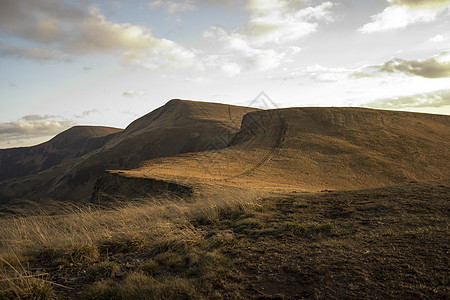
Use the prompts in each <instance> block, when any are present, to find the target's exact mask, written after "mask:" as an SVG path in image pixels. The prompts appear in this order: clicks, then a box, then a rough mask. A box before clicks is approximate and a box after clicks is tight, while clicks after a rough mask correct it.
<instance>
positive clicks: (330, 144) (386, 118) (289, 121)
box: [116, 108, 450, 191]
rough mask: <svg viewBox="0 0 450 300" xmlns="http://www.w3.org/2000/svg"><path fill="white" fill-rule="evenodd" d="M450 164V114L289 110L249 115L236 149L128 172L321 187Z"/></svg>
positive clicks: (386, 180) (369, 183)
mask: <svg viewBox="0 0 450 300" xmlns="http://www.w3.org/2000/svg"><path fill="white" fill-rule="evenodd" d="M449 165H450V117H449V116H442V115H430V114H418V113H407V112H394V111H383V110H372V109H362V108H289V109H279V110H266V111H256V112H251V113H249V114H247V115H245V116H244V118H243V121H242V127H241V129H240V131H239V132H238V134H237V135H236V136H235V137H234V138H233V139H232V140H231V142H230V147H228V148H225V149H220V150H216V151H209V152H203V153H188V154H184V155H179V156H175V157H169V158H161V159H155V160H150V161H147V162H145V164H143V166H142V167H141V168H139V169H135V170H130V171H126V172H123V173H121V174H122V176H127V177H149V178H156V179H163V180H168V181H175V182H179V183H184V184H191V185H198V186H204V187H206V186H209V187H218V186H240V187H249V188H255V189H264V190H270V191H292V190H296V191H316V190H324V189H356V188H366V187H377V186H386V185H391V184H396V183H401V182H408V181H426V180H436V179H440V178H448V177H449V176H450V168H449ZM116 173H118V172H116Z"/></svg>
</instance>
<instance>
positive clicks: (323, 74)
mask: <svg viewBox="0 0 450 300" xmlns="http://www.w3.org/2000/svg"><path fill="white" fill-rule="evenodd" d="M353 72H354V70H351V69H346V68H331V67H324V66H321V65H313V66H307V67H305V68H297V69H296V70H294V71H293V72H290V73H289V74H287V75H285V76H282V77H281V79H283V80H297V79H303V80H308V81H315V82H336V81H340V80H344V79H347V78H348V76H349V75H350V74H352V73H353Z"/></svg>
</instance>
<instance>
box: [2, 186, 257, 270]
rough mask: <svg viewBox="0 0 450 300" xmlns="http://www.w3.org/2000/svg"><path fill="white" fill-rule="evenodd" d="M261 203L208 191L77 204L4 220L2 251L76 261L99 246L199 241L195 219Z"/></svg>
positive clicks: (89, 257) (88, 256) (94, 252)
mask: <svg viewBox="0 0 450 300" xmlns="http://www.w3.org/2000/svg"><path fill="white" fill-rule="evenodd" d="M257 205H258V204H257V203H256V201H255V199H254V198H253V197H252V196H251V195H246V194H243V195H242V197H240V198H239V199H237V198H234V197H233V198H227V197H223V198H222V199H217V198H216V199H210V198H207V197H203V198H198V199H197V200H196V201H194V202H193V203H186V202H181V201H171V200H170V199H166V200H161V199H159V200H158V201H154V200H149V201H147V202H145V203H142V202H141V203H136V202H135V203H132V202H128V203H123V204H121V205H118V206H115V207H114V208H109V209H102V208H96V207H93V206H84V207H77V206H71V207H70V208H67V207H66V208H64V209H63V210H64V211H63V212H62V213H61V214H59V215H43V214H41V215H38V216H21V217H15V218H10V219H4V220H0V226H1V228H2V231H1V232H0V257H2V258H3V259H5V260H8V258H9V257H12V256H16V257H21V256H26V255H30V253H36V252H39V251H41V252H44V251H47V252H48V251H50V252H51V251H53V252H58V251H63V252H65V253H66V254H68V255H69V257H70V259H71V260H72V261H82V260H95V259H97V258H98V256H99V255H98V249H99V248H100V247H102V246H105V245H106V246H108V247H110V248H114V247H121V249H120V250H121V251H126V250H127V249H124V248H127V247H128V248H130V249H129V250H134V249H136V248H139V247H142V246H147V247H148V246H149V245H150V244H151V245H152V246H154V247H155V248H167V247H170V246H171V243H183V242H184V243H196V242H198V241H199V239H201V233H200V232H199V231H198V230H197V229H195V227H194V226H192V225H191V222H193V221H195V220H204V221H207V222H215V221H217V220H219V219H220V216H221V215H224V214H229V213H231V212H233V211H245V210H248V209H252V208H254V207H255V206H257ZM155 251H158V250H157V249H155ZM67 252H69V253H67Z"/></svg>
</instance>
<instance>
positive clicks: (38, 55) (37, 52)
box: [0, 41, 69, 61]
mask: <svg viewBox="0 0 450 300" xmlns="http://www.w3.org/2000/svg"><path fill="white" fill-rule="evenodd" d="M0 57H16V58H27V59H32V60H38V61H46V60H59V61H69V58H68V57H67V55H64V54H63V53H60V52H55V51H53V50H52V49H49V48H47V47H34V48H24V47H19V46H13V45H8V44H5V43H3V42H1V41H0Z"/></svg>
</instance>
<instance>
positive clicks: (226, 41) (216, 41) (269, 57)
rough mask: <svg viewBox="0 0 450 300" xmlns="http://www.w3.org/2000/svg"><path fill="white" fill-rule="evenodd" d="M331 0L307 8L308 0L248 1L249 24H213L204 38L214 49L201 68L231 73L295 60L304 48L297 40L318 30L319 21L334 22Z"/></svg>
mask: <svg viewBox="0 0 450 300" xmlns="http://www.w3.org/2000/svg"><path fill="white" fill-rule="evenodd" d="M331 7H333V4H332V3H331V2H324V3H322V4H320V5H318V6H309V7H305V4H304V1H295V0H294V1H286V0H264V1H263V0H247V1H246V5H245V8H246V9H247V10H248V11H249V12H250V17H249V20H248V22H247V24H246V25H245V26H243V27H241V28H235V29H234V30H226V29H224V28H223V27H220V26H210V27H209V28H208V29H207V30H205V31H204V32H203V37H204V38H205V39H208V40H210V41H211V42H210V45H212V48H214V49H212V51H211V54H209V55H203V56H202V57H203V58H202V61H201V62H200V65H201V68H204V69H215V70H221V71H222V73H224V74H225V75H227V76H236V75H238V74H240V73H242V72H243V71H249V70H257V71H267V70H271V69H274V68H276V67H278V66H279V65H280V64H281V63H283V62H289V61H291V57H292V56H294V55H297V54H298V53H299V52H300V51H301V48H299V47H298V46H295V45H294V44H293V43H295V42H296V41H298V40H299V39H300V38H302V37H304V36H307V35H309V34H311V33H312V32H314V31H316V30H317V27H318V24H317V21H326V22H330V21H332V17H331V13H330V9H331Z"/></svg>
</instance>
